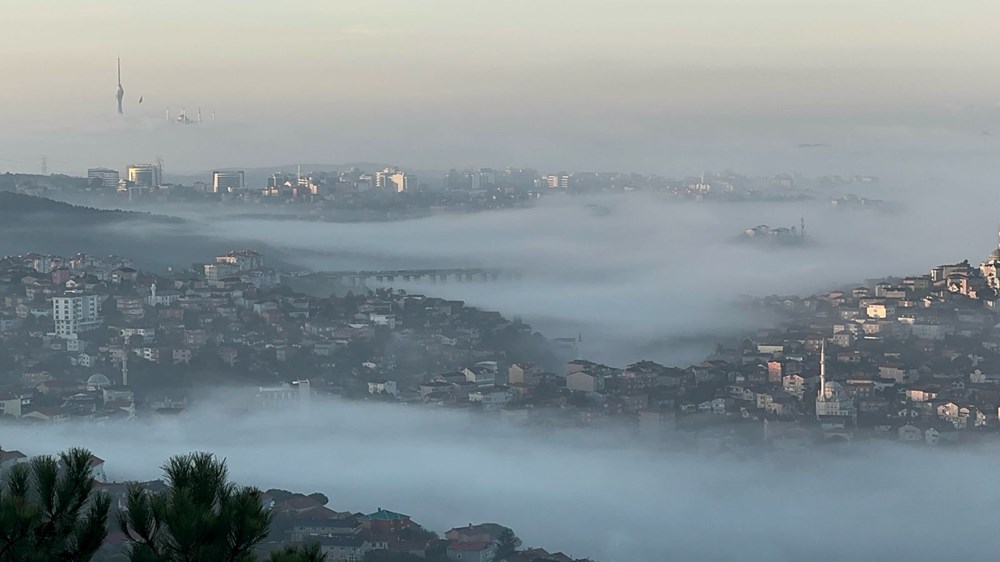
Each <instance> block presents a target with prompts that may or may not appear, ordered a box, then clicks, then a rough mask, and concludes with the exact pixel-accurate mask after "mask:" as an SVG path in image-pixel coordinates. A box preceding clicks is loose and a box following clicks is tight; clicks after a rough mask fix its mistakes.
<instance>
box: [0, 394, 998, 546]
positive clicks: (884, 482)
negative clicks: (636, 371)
mask: <svg viewBox="0 0 1000 562" xmlns="http://www.w3.org/2000/svg"><path fill="white" fill-rule="evenodd" d="M217 404H220V403H218V402H215V401H209V402H206V403H204V404H203V405H202V406H201V407H200V408H196V409H195V410H194V411H192V412H189V413H188V415H187V416H185V417H183V418H179V419H177V420H173V421H169V422H158V423H146V422H136V423H114V424H107V425H95V424H85V423H81V424H66V425H37V426H26V427H5V428H4V432H3V442H2V445H3V446H4V447H5V448H8V449H15V448H16V449H20V450H22V451H23V452H25V453H27V454H40V453H52V452H55V451H58V450H61V449H65V448H66V447H70V446H73V445H81V446H85V447H88V448H90V449H92V450H93V451H94V453H95V454H97V455H98V456H100V457H101V458H103V459H105V460H106V461H107V462H106V471H107V473H108V477H109V479H115V480H122V479H150V478H156V477H158V476H159V474H160V472H159V470H158V466H159V465H160V464H162V463H163V461H164V460H166V459H167V458H168V457H169V456H171V455H174V454H178V453H184V452H189V451H192V450H208V451H212V452H214V453H215V454H217V455H220V456H223V457H226V458H227V459H228V462H229V465H230V469H231V474H232V477H233V478H234V479H235V480H237V481H240V482H244V483H252V484H255V485H258V486H260V487H262V488H270V487H278V488H286V489H291V490H296V491H300V492H304V493H308V492H313V491H321V492H323V493H325V494H327V495H328V496H329V497H330V498H331V503H330V507H332V508H333V509H336V510H352V511H353V510H357V511H364V512H370V511H374V510H375V509H376V508H377V507H379V506H381V507H386V508H389V509H393V510H397V511H400V512H403V513H407V514H409V515H411V516H412V517H413V518H414V520H415V521H417V522H419V523H421V524H423V525H425V526H428V527H430V528H432V529H434V530H436V531H438V532H443V531H445V530H447V529H448V528H451V527H453V526H460V525H464V524H466V523H469V522H479V521H496V522H499V523H502V524H506V525H510V526H512V527H513V528H514V529H515V530H516V531H517V532H518V534H519V535H520V536H521V537H522V538H523V539H524V541H525V544H526V545H536V546H542V547H545V548H547V549H549V550H563V551H566V552H568V553H571V554H573V555H574V556H578V557H583V556H591V557H594V558H597V559H600V560H603V561H606V562H613V561H622V562H625V561H630V562H631V561H640V560H665V559H677V560H694V559H699V560H734V559H744V560H745V559H756V560H802V559H815V560H847V559H854V560H859V559H862V560H878V559H914V560H928V559H942V558H947V559H960V558H962V557H967V556H968V557H982V556H983V555H987V553H992V552H994V551H995V549H996V547H998V546H1000V538H998V537H997V534H996V533H995V531H994V527H995V525H994V524H993V523H992V521H993V517H992V513H993V511H994V510H995V506H996V504H997V501H998V500H1000V491H998V490H996V489H995V488H994V487H991V486H988V485H986V483H988V482H989V481H990V478H991V471H990V465H989V459H990V458H992V456H993V455H995V454H996V453H997V452H998V451H997V449H996V447H990V448H989V449H988V450H975V449H968V448H967V449H962V450H953V449H929V448H905V447H902V446H893V445H889V444H873V445H860V446H854V447H851V448H847V449H839V448H836V447H832V448H827V449H822V450H817V451H814V452H812V453H808V454H801V455H799V456H798V457H797V458H795V459H793V458H789V457H776V456H771V455H763V456H762V457H761V458H758V459H755V460H734V459H732V458H729V457H705V456H702V455H699V454H696V453H687V452H672V453H662V454H660V453H654V452H651V451H649V450H646V449H640V448H635V447H632V446H631V445H629V444H626V442H624V441H622V440H620V439H617V438H614V437H615V436H613V435H609V434H602V433H600V432H596V431H592V430H580V431H567V432H561V433H556V434H552V433H550V434H539V433H532V432H529V431H527V430H522V429H514V428H510V427H506V426H504V425H503V424H501V423H500V422H499V421H496V420H491V419H489V418H484V417H478V416H477V417H471V416H470V415H468V414H465V413H458V412H443V411H431V410H427V409H424V408H422V407H419V406H418V407H413V406H392V405H383V404H375V403H351V402H343V401H339V400H330V401H318V402H315V403H314V404H313V407H312V411H311V412H310V413H309V414H277V413H254V414H251V413H249V412H242V413H241V412H239V411H236V410H233V409H231V408H226V407H221V406H219V405H217ZM956 467H959V468H958V469H957V472H956ZM944 537H947V538H946V539H944V540H942V538H944Z"/></svg>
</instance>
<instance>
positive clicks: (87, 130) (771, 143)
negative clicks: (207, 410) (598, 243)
mask: <svg viewBox="0 0 1000 562" xmlns="http://www.w3.org/2000/svg"><path fill="white" fill-rule="evenodd" d="M998 17H1000V4H997V3H996V2H988V1H978V0H957V1H953V2H948V3H940V2H930V1H927V0H917V1H913V0H910V1H903V0H885V1H875V2H871V1H864V2H863V1H853V0H842V1H839V2H829V1H825V0H794V1H792V0H704V1H703V0H698V1H693V0H649V1H644V0H618V1H613V2H612V1H605V0H601V1H592V0H542V1H531V2H528V1H522V0H507V1H504V2H495V1H488V0H421V1H419V2H417V1H412V0H399V1H389V0H365V1H363V2H362V1H350V2H347V1H337V0H296V1H288V2H258V1H247V0H244V1H216V2H195V1H193V0H178V1H175V2H170V3H162V2H153V1H147V0H140V1H129V2H124V1H112V0H91V1H88V2H85V3H84V2H68V1H62V2H56V1H38V0H8V1H7V2H5V5H4V22H5V24H6V25H5V32H4V34H2V36H0V50H2V52H4V53H5V56H4V57H3V59H2V60H0V76H3V78H4V83H5V84H6V85H8V87H6V88H4V89H3V91H2V93H0V120H2V122H3V123H4V124H5V125H4V127H3V130H2V131H0V150H2V152H3V155H2V156H0V168H14V169H35V168H37V167H38V161H39V158H40V157H41V155H43V154H44V155H47V156H48V157H49V160H50V166H51V167H52V168H53V169H55V170H61V171H67V172H70V171H78V170H76V168H79V167H81V166H85V165H86V164H88V163H93V164H101V163H103V164H105V165H114V166H117V167H122V166H124V165H125V164H127V161H129V160H152V159H153V158H155V157H156V156H157V155H159V156H162V157H164V159H165V160H166V161H167V165H168V168H172V169H173V170H174V171H194V170H201V169H205V168H211V167H214V166H226V165H237V166H254V165H270V164H279V163H287V162H290V161H295V160H302V161H311V162H342V161H351V160H377V161H392V162H399V163H401V164H405V165H412V166H422V167H441V166H452V165H456V166H460V165H473V164H476V165H480V164H481V165H507V164H511V165H518V164H525V165H534V166H546V167H553V168H559V167H562V166H565V167H575V168H579V167H594V168H625V167H637V168H642V169H648V170H653V169H661V168H665V167H669V165H672V164H671V161H670V158H672V157H673V158H681V157H683V159H681V160H679V161H680V162H687V163H691V162H692V160H695V161H697V162H699V163H700V162H704V163H706V164H717V165H719V166H721V165H725V163H726V162H727V161H728V160H729V159H734V160H736V161H737V163H742V160H744V159H746V158H745V156H746V155H747V154H750V155H751V156H752V157H753V158H751V159H750V160H751V161H752V162H756V161H757V160H759V159H762V158H767V157H768V156H769V155H770V156H772V157H775V158H777V155H783V156H784V158H785V160H786V161H788V162H792V163H794V161H795V159H796V158H795V150H791V149H790V147H793V146H794V145H797V144H798V143H800V142H825V143H830V144H832V145H834V146H832V147H831V150H829V152H831V153H834V156H835V158H834V159H833V160H834V161H835V162H837V165H838V166H839V165H841V163H842V162H843V158H841V156H843V153H844V151H846V150H848V149H850V150H858V149H865V150H868V149H873V148H874V149H877V148H882V147H891V148H901V147H902V148H905V149H908V150H914V151H923V150H927V149H928V148H930V147H933V148H934V149H935V150H937V149H948V150H957V151H970V150H982V149H983V142H984V141H983V135H982V131H983V130H986V129H989V128H990V125H991V124H992V123H995V122H997V118H998V116H1000V111H998V103H1000V83H998V82H1000V79H998V76H1000V72H998V71H1000V61H998V60H997V59H996V57H994V56H993V55H992V54H993V53H995V52H996V51H997V49H998V48H1000V38H998V36H997V34H996V33H994V29H993V25H992V23H993V22H995V21H997V18H998ZM118 56H121V57H122V58H123V63H122V64H123V75H124V76H123V83H124V88H125V95H126V99H125V104H126V109H127V115H126V116H125V118H124V119H122V118H119V117H118V116H117V115H115V114H114V92H115V58H116V57H118ZM140 95H141V96H143V97H144V102H143V104H142V106H141V107H140V106H139V105H138V104H137V100H138V97H139V96H140ZM167 106H171V107H172V108H173V111H174V114H175V115H176V112H177V111H179V109H180V108H181V107H182V106H186V107H187V109H188V113H189V114H191V115H193V114H194V112H195V110H196V108H197V107H199V106H200V107H202V108H203V112H204V115H205V117H206V118H207V117H208V116H209V115H210V114H211V112H212V111H216V112H217V116H218V120H217V121H216V122H215V123H214V124H212V125H211V126H208V125H207V124H206V125H204V126H202V127H201V128H197V129H196V128H195V127H184V128H180V127H177V126H174V127H171V128H169V129H168V128H167V127H166V123H165V117H164V111H165V109H166V107H167ZM750 144H752V145H753V151H751V152H737V151H735V148H738V147H746V146H747V145H750ZM678 151H681V152H683V154H681V155H678ZM741 155H742V156H743V157H742V158H741Z"/></svg>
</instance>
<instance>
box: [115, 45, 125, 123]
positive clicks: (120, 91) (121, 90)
mask: <svg viewBox="0 0 1000 562" xmlns="http://www.w3.org/2000/svg"><path fill="white" fill-rule="evenodd" d="M124 97H125V88H122V59H120V58H119V59H118V91H117V92H115V98H117V99H118V114H119V115H120V114H122V113H125V112H124V111H123V110H122V98H124Z"/></svg>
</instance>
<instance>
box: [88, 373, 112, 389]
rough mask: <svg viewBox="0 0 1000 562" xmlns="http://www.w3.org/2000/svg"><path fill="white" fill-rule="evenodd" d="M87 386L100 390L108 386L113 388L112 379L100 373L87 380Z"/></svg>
mask: <svg viewBox="0 0 1000 562" xmlns="http://www.w3.org/2000/svg"><path fill="white" fill-rule="evenodd" d="M87 386H90V387H94V388H96V389H98V390H100V389H102V388H104V387H106V386H111V379H109V378H108V377H106V376H104V375H102V374H100V373H97V374H96V375H90V378H88V379H87Z"/></svg>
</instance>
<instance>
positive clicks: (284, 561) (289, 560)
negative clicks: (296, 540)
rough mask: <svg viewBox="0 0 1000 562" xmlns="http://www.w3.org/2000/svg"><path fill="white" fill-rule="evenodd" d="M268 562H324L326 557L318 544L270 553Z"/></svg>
mask: <svg viewBox="0 0 1000 562" xmlns="http://www.w3.org/2000/svg"><path fill="white" fill-rule="evenodd" d="M267 560H268V562H325V561H326V555H325V554H323V550H322V549H321V548H320V546H319V543H310V544H307V545H305V546H286V547H285V548H283V549H282V550H279V551H277V552H272V553H271V556H270V557H269V558H268V559H267Z"/></svg>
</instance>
